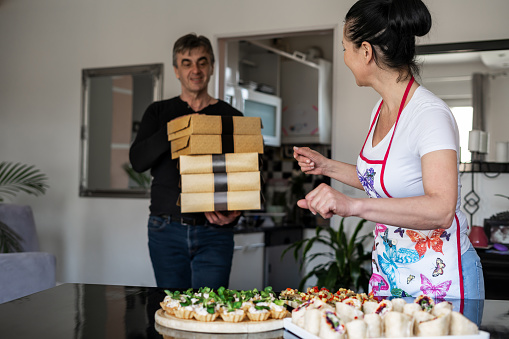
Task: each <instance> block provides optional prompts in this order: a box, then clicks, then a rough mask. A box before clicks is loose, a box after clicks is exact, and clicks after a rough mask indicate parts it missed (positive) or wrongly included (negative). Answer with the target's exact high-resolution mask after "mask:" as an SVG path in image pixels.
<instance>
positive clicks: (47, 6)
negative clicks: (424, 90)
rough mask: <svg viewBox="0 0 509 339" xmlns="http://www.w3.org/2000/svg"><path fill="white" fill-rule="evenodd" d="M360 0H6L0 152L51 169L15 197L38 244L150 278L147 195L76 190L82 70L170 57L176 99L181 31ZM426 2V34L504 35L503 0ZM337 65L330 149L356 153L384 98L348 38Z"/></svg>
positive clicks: (65, 278)
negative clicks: (429, 21)
mask: <svg viewBox="0 0 509 339" xmlns="http://www.w3.org/2000/svg"><path fill="white" fill-rule="evenodd" d="M353 3H354V1H352V0H348V1H346V0H345V1H337V0H318V1H306V0H281V1H268V0H259V1H251V2H246V1H238V0H215V1H183V0H173V1H163V0H147V1H137V0H109V1H104V0H89V1H81V2H78V1H67V0H46V1H40V0H0V50H1V51H2V52H1V59H0V103H1V104H0V160H1V161H3V160H5V161H20V162H24V163H29V164H35V165H36V166H37V167H39V168H40V169H41V170H42V171H44V172H45V173H47V174H48V176H49V184H50V186H51V187H50V189H49V191H48V193H47V194H46V195H45V196H44V197H40V198H34V197H30V196H26V195H20V196H19V197H18V198H17V199H16V201H15V202H17V203H27V204H30V205H32V207H33V209H34V213H35V218H36V222H37V224H38V232H39V236H40V240H41V247H42V249H43V250H45V251H49V252H52V253H54V254H56V255H57V260H58V280H59V281H61V282H85V283H108V284H131V285H153V284H154V278H153V276H152V269H151V266H150V261H149V258H148V251H147V248H146V242H147V239H146V231H145V230H146V219H147V214H148V200H146V199H105V198H80V197H79V196H78V181H79V178H78V176H79V129H80V85H81V84H80V78H81V70H82V69H83V68H94V67H108V66H121V65H132V64H146V63H155V62H164V64H165V68H166V69H165V83H164V96H165V97H171V96H174V95H176V94H178V92H179V86H178V83H177V82H176V81H175V80H174V75H173V70H172V68H171V62H170V58H171V48H172V44H173V42H174V41H175V40H176V39H177V38H178V37H179V36H181V35H183V34H186V33H189V32H191V31H194V32H197V33H199V34H205V35H207V36H209V37H210V38H211V39H212V40H214V44H215V39H216V38H217V37H218V36H225V35H233V34H250V33H263V32H269V31H288V30H291V29H298V30H302V29H304V28H310V29H312V28H315V27H323V26H324V25H335V24H337V25H339V27H341V26H340V25H341V23H342V20H343V17H344V15H345V13H346V11H347V9H348V8H349V7H350V6H351V5H352V4H353ZM426 3H427V4H428V5H429V7H430V9H431V11H432V14H433V16H434V20H435V25H434V28H433V29H432V32H431V34H430V37H429V38H427V39H425V40H424V41H423V43H441V42H454V41H471V40H484V39H502V38H507V37H508V33H509V21H507V20H506V14H507V13H508V12H509V2H508V1H506V0H488V1H483V2H481V1H478V0H449V1H442V0H428V1H426ZM453 19H454V20H453ZM340 32H341V29H339V33H340ZM337 39H339V40H338V41H340V39H341V37H340V36H338V37H337ZM338 46H340V44H339V45H338ZM335 62H336V63H337V67H336V69H335V93H334V98H335V107H334V126H333V127H334V136H333V143H334V148H333V150H334V151H333V153H334V154H333V156H334V157H335V158H338V159H339V158H341V159H343V160H346V161H350V162H353V161H354V160H355V157H356V155H357V152H358V150H359V148H360V144H361V143H362V141H363V138H364V136H365V133H366V127H367V123H368V119H369V112H370V111H371V108H372V105H373V104H374V102H375V100H376V98H377V96H376V95H375V94H374V93H373V91H371V90H369V89H359V88H357V87H356V85H355V83H354V80H353V76H352V75H351V73H350V71H349V70H348V69H347V68H346V67H345V66H344V64H343V62H342V52H341V49H340V47H338V48H337V49H336V51H335ZM213 90H214V89H213V88H211V93H213Z"/></svg>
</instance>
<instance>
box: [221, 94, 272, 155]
mask: <svg viewBox="0 0 509 339" xmlns="http://www.w3.org/2000/svg"><path fill="white" fill-rule="evenodd" d="M225 101H226V102H228V103H229V104H231V105H232V106H233V107H235V108H236V109H238V110H239V111H241V112H242V114H244V116H246V117H260V118H261V120H262V135H263V142H264V144H265V146H281V98H280V97H278V96H275V95H271V94H266V93H262V92H259V91H255V90H253V89H250V88H245V87H239V86H237V87H230V86H229V87H228V88H227V89H226V91H225Z"/></svg>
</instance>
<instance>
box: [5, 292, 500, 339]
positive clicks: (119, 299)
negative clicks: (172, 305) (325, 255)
mask: <svg viewBox="0 0 509 339" xmlns="http://www.w3.org/2000/svg"><path fill="white" fill-rule="evenodd" d="M164 296H165V293H164V291H163V289H160V288H155V287H133V286H113V285H92V284H63V285H60V286H57V287H55V288H52V289H49V290H46V291H43V292H39V293H35V294H33V295H30V296H27V297H23V298H20V299H17V300H13V301H11V302H7V303H4V304H0V337H1V338H2V339H28V338H30V339H33V338H39V339H40V338H51V339H60V338H62V339H70V338H76V339H102V338H104V339H106V338H108V339H112V338H120V339H123V338H147V339H152V338H157V339H161V338H211V335H210V334H200V333H195V332H185V331H178V330H171V329H167V328H162V327H161V326H159V325H157V324H155V322H154V314H155V312H156V311H157V309H159V307H160V306H159V302H160V301H162V300H163V298H164ZM453 304H454V305H455V308H456V307H460V310H462V311H463V313H464V314H465V316H467V317H468V318H470V319H471V320H473V321H475V322H477V323H478V324H480V328H481V329H482V330H484V331H487V332H489V333H490V336H491V338H492V339H495V338H508V337H509V301H505V300H465V301H464V302H463V303H462V302H461V301H460V300H456V301H453ZM283 334H284V330H276V331H271V332H262V333H254V334H249V335H242V336H241V337H242V338H257V339H261V338H265V339H269V338H282V337H283ZM214 338H239V335H238V334H225V335H222V334H221V335H214Z"/></svg>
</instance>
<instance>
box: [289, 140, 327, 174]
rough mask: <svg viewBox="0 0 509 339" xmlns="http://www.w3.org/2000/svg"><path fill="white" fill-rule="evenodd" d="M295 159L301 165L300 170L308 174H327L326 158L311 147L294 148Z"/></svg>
mask: <svg viewBox="0 0 509 339" xmlns="http://www.w3.org/2000/svg"><path fill="white" fill-rule="evenodd" d="M293 157H294V158H295V160H297V162H298V163H299V166H300V169H301V171H302V172H304V173H306V174H315V175H319V174H322V175H323V174H325V173H324V167H325V164H326V161H327V160H328V159H327V158H326V157H324V156H323V155H321V154H320V153H318V152H317V151H315V150H312V149H310V148H309V147H296V146H294V147H293Z"/></svg>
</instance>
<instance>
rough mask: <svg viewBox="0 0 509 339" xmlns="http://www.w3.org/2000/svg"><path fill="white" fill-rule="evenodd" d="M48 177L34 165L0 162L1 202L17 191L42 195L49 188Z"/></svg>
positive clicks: (13, 195) (14, 194)
mask: <svg viewBox="0 0 509 339" xmlns="http://www.w3.org/2000/svg"><path fill="white" fill-rule="evenodd" d="M47 180H48V178H47V177H46V175H45V174H43V173H42V172H40V170H38V169H36V168H35V167H34V166H33V165H30V166H29V165H25V164H20V163H15V164H13V163H11V162H6V161H3V162H0V202H2V201H5V199H6V198H7V197H11V198H13V197H15V196H16V194H17V193H19V192H24V193H27V194H31V195H35V196H40V195H42V194H44V193H46V190H47V189H48V187H49V186H48V185H47V183H46V182H47Z"/></svg>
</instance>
